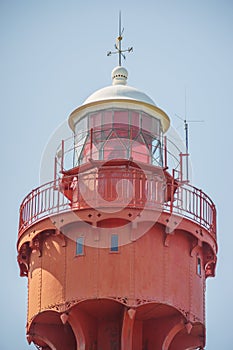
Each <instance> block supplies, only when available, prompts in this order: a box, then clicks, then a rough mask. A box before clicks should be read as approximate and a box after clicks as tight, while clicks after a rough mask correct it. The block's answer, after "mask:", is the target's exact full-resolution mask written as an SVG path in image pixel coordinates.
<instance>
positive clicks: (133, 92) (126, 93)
mask: <svg viewBox="0 0 233 350" xmlns="http://www.w3.org/2000/svg"><path fill="white" fill-rule="evenodd" d="M127 78H128V72H127V70H126V69H125V68H124V67H121V66H118V67H116V68H114V69H113V71H112V85H110V86H107V87H104V88H102V89H100V90H97V91H95V92H94V93H93V94H92V95H90V96H89V97H88V98H87V99H86V100H85V101H84V103H83V105H86V104H89V103H92V102H97V101H106V100H117V99H119V100H122V99H125V100H133V101H138V102H144V103H148V104H150V105H153V106H156V104H155V103H154V101H153V100H152V99H151V98H150V97H149V96H148V95H146V94H145V93H144V92H142V91H140V90H138V89H135V88H133V87H131V86H128V85H126V84H127Z"/></svg>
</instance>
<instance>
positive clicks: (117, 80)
mask: <svg viewBox="0 0 233 350" xmlns="http://www.w3.org/2000/svg"><path fill="white" fill-rule="evenodd" d="M127 78H128V71H127V69H126V68H124V67H122V66H118V67H115V68H114V69H113V71H112V85H126V84H127Z"/></svg>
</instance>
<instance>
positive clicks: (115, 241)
mask: <svg viewBox="0 0 233 350" xmlns="http://www.w3.org/2000/svg"><path fill="white" fill-rule="evenodd" d="M110 251H111V252H118V251H119V247H118V235H112V236H111V248H110Z"/></svg>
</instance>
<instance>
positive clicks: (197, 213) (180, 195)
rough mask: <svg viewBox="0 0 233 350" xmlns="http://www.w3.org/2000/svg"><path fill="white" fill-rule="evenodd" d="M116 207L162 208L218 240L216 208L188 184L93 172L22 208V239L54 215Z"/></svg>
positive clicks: (49, 186) (34, 195)
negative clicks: (24, 234)
mask: <svg viewBox="0 0 233 350" xmlns="http://www.w3.org/2000/svg"><path fill="white" fill-rule="evenodd" d="M122 180H125V181H122ZM81 183H82V185H81V186H80V184H81ZM106 184H107V185H106ZM116 186H117V190H116ZM113 198H115V199H114V200H113ZM109 200H111V202H109ZM114 205H115V206H116V207H119V205H120V207H121V208H124V207H133V208H144V207H146V208H147V207H148V208H150V209H153V208H155V209H156V210H158V208H160V209H161V211H163V212H168V213H170V214H174V215H177V216H178V217H179V218H181V219H182V218H183V217H185V218H188V219H189V220H192V221H194V222H196V223H198V224H199V225H200V227H201V228H205V229H206V230H208V231H209V233H210V234H211V235H212V236H213V237H215V236H216V210H215V205H214V203H213V202H212V200H211V199H210V198H209V197H208V196H207V195H206V194H205V193H204V192H202V191H201V190H199V189H197V188H195V187H193V186H191V185H188V184H180V185H177V183H175V182H174V181H173V182H171V183H165V182H164V181H161V177H160V178H158V176H157V175H156V174H149V175H146V176H142V174H141V173H140V172H134V173H132V172H124V171H122V172H121V173H118V174H115V173H111V175H110V176H108V177H107V180H106V175H105V174H99V173H97V172H96V173H95V172H93V173H86V174H82V175H80V176H79V177H78V178H77V177H72V178H71V177H66V178H65V181H64V179H63V180H62V179H56V180H54V181H51V182H49V183H46V184H44V185H42V186H40V187H38V188H36V189H34V190H33V191H32V192H31V193H29V194H28V195H27V196H26V197H25V199H24V200H23V202H22V204H21V207H20V222H19V236H21V234H22V233H23V232H24V231H25V230H26V229H28V228H29V227H30V226H31V225H33V224H34V223H36V222H38V221H40V220H42V219H44V218H47V217H50V216H52V215H54V214H59V213H63V212H67V211H71V210H77V209H86V208H100V207H104V206H114Z"/></svg>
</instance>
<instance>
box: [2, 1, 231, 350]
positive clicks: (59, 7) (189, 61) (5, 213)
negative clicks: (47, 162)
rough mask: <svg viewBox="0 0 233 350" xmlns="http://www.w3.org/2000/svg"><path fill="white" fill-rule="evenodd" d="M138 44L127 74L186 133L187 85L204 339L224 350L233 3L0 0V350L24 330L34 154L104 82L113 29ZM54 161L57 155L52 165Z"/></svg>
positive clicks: (20, 341) (20, 338) (227, 345)
mask: <svg viewBox="0 0 233 350" xmlns="http://www.w3.org/2000/svg"><path fill="white" fill-rule="evenodd" d="M120 9H121V11H122V22H123V25H124V27H125V32H124V40H123V45H124V46H125V47H128V46H133V47H134V53H133V54H130V55H128V56H127V60H126V62H125V63H124V64H125V66H126V67H127V69H128V71H129V79H128V80H129V85H132V86H135V87H137V88H139V89H140V90H142V91H144V92H146V93H147V94H148V95H149V96H150V97H151V98H152V99H153V100H154V101H155V102H156V103H157V104H158V106H160V107H161V108H162V109H164V110H165V111H166V112H167V113H168V115H169V116H170V118H171V121H172V125H173V127H175V128H176V129H177V130H178V132H179V133H180V135H181V137H183V125H182V121H180V120H179V119H178V118H177V117H176V116H175V114H178V115H181V116H184V113H185V90H186V94H187V99H186V103H187V119H190V120H204V122H203V123H190V127H189V130H190V152H191V159H192V166H193V184H194V185H195V186H196V187H199V188H202V189H203V190H204V191H205V192H206V193H208V194H209V195H210V196H211V198H212V199H213V200H214V201H215V203H216V205H217V211H218V242H219V253H218V265H217V271H216V272H217V276H216V278H215V279H208V280H207V293H206V299H207V302H206V308H207V312H206V317H207V346H206V349H207V350H218V349H220V348H221V349H224V350H228V349H229V350H230V349H231V347H232V344H233V333H232V329H231V328H232V325H231V323H232V320H231V319H232V313H233V307H232V295H233V277H232V275H233V274H232V271H233V262H232V245H233V232H232V226H233V225H232V223H231V218H232V216H233V215H232V209H233V206H232V197H233V196H232V195H233V191H232V171H233V165H232V159H233V157H232V151H233V137H232V130H233V65H232V62H233V2H232V1H230V0H228V1H227V0H221V1H220V0H219V1H216V0H196V1H191V0H190V1H188V0H186V1H184V0H183V1H182V0H173V1H171V0H170V1H169V0H166V1H157V0H154V1H152V0H151V1H150V0H144V1H133V2H132V1H126V0H125V1H122V0H119V1H117V2H111V1H104V0H99V1H89V0H86V1H79V0H76V1H72V0H67V1H64V0H63V1H59V0H56V1H55V0H47V1H45V0H41V1H35V0H30V1H29V0H20V1H16V0H0V33H1V35H0V45H1V46H0V47H1V55H0V75H1V82H0V99H1V103H0V116H1V129H0V130H1V139H0V140H1V148H0V150H1V184H2V196H1V198H2V201H1V212H2V219H1V222H2V230H1V231H2V234H1V240H2V244H1V248H0V249H1V254H0V257H1V267H2V268H1V276H2V288H1V304H2V305H1V311H2V317H1V321H0V324H1V333H2V334H1V338H0V348H1V350H11V349H12V347H13V345H14V347H15V348H16V347H17V349H20V350H21V349H32V348H34V347H33V346H29V345H28V344H27V342H26V339H25V323H26V298H27V295H26V294H27V286H26V279H25V278H24V279H23V278H19V271H18V267H17V263H16V238H17V226H18V210H19V206H20V203H21V201H22V199H23V198H24V196H25V195H26V194H27V193H28V192H30V191H31V190H32V189H33V188H35V187H37V186H38V185H39V171H40V161H41V156H42V153H43V150H44V147H45V145H46V143H47V142H48V140H49V138H50V136H51V135H52V134H53V132H54V130H55V129H56V128H57V126H58V125H60V124H61V123H63V122H64V121H65V120H66V119H67V117H68V115H69V114H70V113H71V111H72V110H74V109H75V108H76V107H77V106H79V105H80V104H81V103H82V102H83V100H84V99H86V97H88V95H90V94H91V93H92V92H93V91H95V90H97V89H99V88H101V87H104V86H106V85H109V84H111V79H110V74H111V70H112V69H113V68H114V66H116V65H117V58H116V57H114V56H112V57H107V56H106V52H107V51H109V50H112V49H113V46H114V43H115V38H116V35H117V30H118V23H117V21H118V12H119V10H120ZM51 166H53V165H52V164H51Z"/></svg>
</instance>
